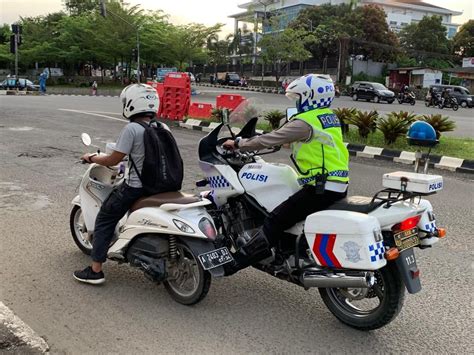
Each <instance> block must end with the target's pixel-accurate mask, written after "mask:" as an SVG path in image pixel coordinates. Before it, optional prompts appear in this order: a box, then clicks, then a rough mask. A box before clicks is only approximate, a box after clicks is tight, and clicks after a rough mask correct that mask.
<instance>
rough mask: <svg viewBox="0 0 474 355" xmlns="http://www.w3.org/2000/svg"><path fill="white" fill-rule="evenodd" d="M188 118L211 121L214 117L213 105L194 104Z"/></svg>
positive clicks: (190, 108)
mask: <svg viewBox="0 0 474 355" xmlns="http://www.w3.org/2000/svg"><path fill="white" fill-rule="evenodd" d="M188 116H189V117H192V118H205V119H209V118H211V116H212V105H211V104H201V103H199V102H194V103H192V104H191V106H190V107H189V112H188Z"/></svg>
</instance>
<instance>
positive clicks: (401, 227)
mask: <svg viewBox="0 0 474 355" xmlns="http://www.w3.org/2000/svg"><path fill="white" fill-rule="evenodd" d="M420 218H421V215H418V216H415V217H410V218H408V219H405V220H404V221H403V222H401V223H398V224H395V225H394V226H393V227H392V231H397V232H401V231H407V230H410V229H412V228H415V227H416V226H417V225H418V222H419V221H420Z"/></svg>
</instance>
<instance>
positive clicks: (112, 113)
mask: <svg viewBox="0 0 474 355" xmlns="http://www.w3.org/2000/svg"><path fill="white" fill-rule="evenodd" d="M87 112H92V113H105V114H109V115H118V116H122V112H107V111H87Z"/></svg>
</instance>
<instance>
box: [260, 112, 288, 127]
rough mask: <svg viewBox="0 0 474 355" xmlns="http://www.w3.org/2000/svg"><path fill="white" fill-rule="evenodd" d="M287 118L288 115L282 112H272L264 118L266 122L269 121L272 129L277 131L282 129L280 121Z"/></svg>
mask: <svg viewBox="0 0 474 355" xmlns="http://www.w3.org/2000/svg"><path fill="white" fill-rule="evenodd" d="M285 117H286V114H285V113H284V112H282V111H280V110H272V111H268V112H265V114H264V115H263V118H264V119H265V121H268V123H269V124H270V126H271V127H272V129H277V128H279V127H280V121H281V120H282V119H283V118H285Z"/></svg>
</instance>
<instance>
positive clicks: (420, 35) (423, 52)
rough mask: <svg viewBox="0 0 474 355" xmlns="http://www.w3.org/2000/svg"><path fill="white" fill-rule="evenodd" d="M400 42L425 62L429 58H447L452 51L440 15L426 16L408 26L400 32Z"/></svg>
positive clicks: (419, 59)
mask: <svg viewBox="0 0 474 355" xmlns="http://www.w3.org/2000/svg"><path fill="white" fill-rule="evenodd" d="M400 43H401V45H402V47H403V49H405V51H407V52H408V53H409V54H410V55H411V56H412V57H414V58H416V59H417V61H419V62H423V63H424V62H425V61H426V60H427V59H433V58H447V57H446V55H448V54H449V53H450V52H451V43H450V41H449V40H448V39H447V37H446V27H445V26H444V25H443V24H442V20H441V17H440V16H425V17H423V19H422V20H421V21H420V22H418V23H412V24H410V25H408V26H406V27H405V28H404V29H403V30H402V31H401V32H400ZM448 57H449V56H448Z"/></svg>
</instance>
